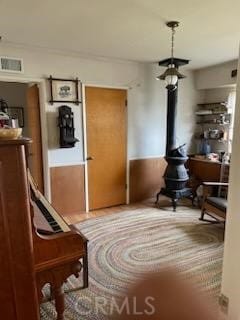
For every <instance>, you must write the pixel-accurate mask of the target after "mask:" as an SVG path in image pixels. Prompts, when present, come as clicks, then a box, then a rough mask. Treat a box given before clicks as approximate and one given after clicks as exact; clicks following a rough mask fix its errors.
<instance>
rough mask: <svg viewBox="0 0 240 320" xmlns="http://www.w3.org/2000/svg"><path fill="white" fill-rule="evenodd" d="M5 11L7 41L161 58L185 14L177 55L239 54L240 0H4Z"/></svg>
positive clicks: (214, 58)
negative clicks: (174, 22)
mask: <svg viewBox="0 0 240 320" xmlns="http://www.w3.org/2000/svg"><path fill="white" fill-rule="evenodd" d="M0 12H1V18H0V35H2V37H3V43H4V42H5V41H6V42H10V43H16V44H24V45H30V46H39V47H46V48H48V49H57V50H64V51H66V50H67V51H69V52H74V53H79V54H84V55H86V54H89V55H92V56H102V57H111V58H120V59H127V60H135V61H144V62H155V61H159V60H161V59H164V58H167V57H168V56H169V54H170V30H169V29H168V28H167V27H166V26H165V22H166V21H169V20H179V21H180V22H181V25H180V28H179V29H178V30H177V34H176V45H175V46H176V50H175V56H176V57H179V58H186V59H190V60H191V68H200V67H205V66H208V65H212V64H217V63H220V62H225V61H228V60H232V59H235V58H237V56H238V45H239V39H240V23H239V21H240V1H239V0H226V1H223V0H168V1H166V0H1V1H0Z"/></svg>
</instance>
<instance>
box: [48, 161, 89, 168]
mask: <svg viewBox="0 0 240 320" xmlns="http://www.w3.org/2000/svg"><path fill="white" fill-rule="evenodd" d="M85 164H86V161H81V162H68V163H66V162H65V163H56V164H52V165H51V164H50V165H49V168H58V167H72V166H84V165H85Z"/></svg>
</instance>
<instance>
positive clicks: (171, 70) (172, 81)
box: [156, 65, 186, 85]
mask: <svg viewBox="0 0 240 320" xmlns="http://www.w3.org/2000/svg"><path fill="white" fill-rule="evenodd" d="M183 78H186V76H184V75H183V74H181V73H180V72H179V71H178V69H177V68H176V67H175V66H174V65H170V66H169V67H168V68H167V70H166V71H165V72H164V73H163V74H161V75H160V76H158V77H157V78H156V79H157V80H165V81H166V83H167V85H176V83H177V81H178V79H183Z"/></svg>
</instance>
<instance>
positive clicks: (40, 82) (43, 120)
mask: <svg viewBox="0 0 240 320" xmlns="http://www.w3.org/2000/svg"><path fill="white" fill-rule="evenodd" d="M0 81H3V82H18V83H28V84H31V83H33V84H37V86H38V90H39V106H40V125H41V142H42V163H43V180H44V181H43V182H44V195H45V197H46V198H47V199H48V200H49V201H50V200H51V187H50V168H49V166H48V137H47V117H46V104H45V101H47V93H46V88H45V79H42V78H27V77H22V76H19V75H6V76H5V75H0Z"/></svg>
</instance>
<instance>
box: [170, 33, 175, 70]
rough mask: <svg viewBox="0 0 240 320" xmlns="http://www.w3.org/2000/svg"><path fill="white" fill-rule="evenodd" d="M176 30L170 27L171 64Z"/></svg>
mask: <svg viewBox="0 0 240 320" xmlns="http://www.w3.org/2000/svg"><path fill="white" fill-rule="evenodd" d="M175 33H176V30H175V28H174V27H172V46H171V63H172V64H173V52H174V36H175Z"/></svg>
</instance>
